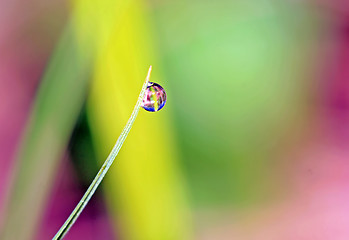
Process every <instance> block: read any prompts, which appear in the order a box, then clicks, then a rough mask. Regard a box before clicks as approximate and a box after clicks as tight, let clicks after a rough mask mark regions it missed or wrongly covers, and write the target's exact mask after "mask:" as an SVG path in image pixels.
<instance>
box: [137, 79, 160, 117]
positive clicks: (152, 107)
mask: <svg viewBox="0 0 349 240" xmlns="http://www.w3.org/2000/svg"><path fill="white" fill-rule="evenodd" d="M165 103H166V92H165V90H164V89H163V88H162V87H161V86H160V85H159V84H157V83H153V82H149V83H148V86H147V89H146V91H145V94H144V98H143V102H142V108H144V109H145V110H147V111H149V112H157V111H159V110H160V109H161V108H163V107H164V106H165Z"/></svg>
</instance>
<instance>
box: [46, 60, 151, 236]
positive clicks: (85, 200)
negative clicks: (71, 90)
mask: <svg viewBox="0 0 349 240" xmlns="http://www.w3.org/2000/svg"><path fill="white" fill-rule="evenodd" d="M151 70H152V66H150V67H149V70H148V75H147V77H146V79H145V82H144V84H143V87H142V90H141V92H140V94H139V97H138V101H137V103H136V106H135V107H134V109H133V112H132V114H131V117H130V118H129V119H128V121H127V124H126V126H125V127H124V129H123V130H122V132H121V134H120V136H119V138H118V140H117V141H116V143H115V145H114V147H113V149H112V150H111V152H110V154H109V156H108V157H107V159H106V160H105V162H104V163H103V165H102V167H101V169H100V170H99V171H98V173H97V175H96V177H95V178H94V179H93V181H92V183H91V185H90V186H89V187H88V189H87V190H86V192H85V194H84V196H83V197H82V198H81V200H80V202H79V203H78V204H77V205H76V207H75V208H74V210H73V212H72V213H71V214H70V216H69V217H68V219H67V220H66V221H65V223H64V224H63V225H62V227H61V228H60V229H59V231H58V232H57V233H56V235H55V236H54V237H53V238H52V240H58V239H63V238H64V236H65V235H66V234H67V233H68V231H69V230H70V228H71V227H72V226H73V224H74V223H75V221H76V219H77V218H78V217H79V216H80V214H81V212H82V211H83V210H84V208H85V206H86V205H87V203H88V202H89V200H90V199H91V197H92V196H93V194H94V193H95V191H96V189H97V187H98V186H99V184H100V183H101V181H102V180H103V178H104V176H105V174H106V173H107V171H108V170H109V168H110V166H111V165H112V163H113V162H114V159H115V157H116V156H117V155H118V153H119V150H120V148H121V147H122V144H123V143H124V141H125V139H126V137H127V135H128V133H129V132H130V130H131V128H132V125H133V123H134V121H135V120H136V117H137V114H138V112H139V108H140V106H141V103H142V100H143V97H144V93H145V90H146V88H147V85H148V82H149V78H150V73H151Z"/></svg>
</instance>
